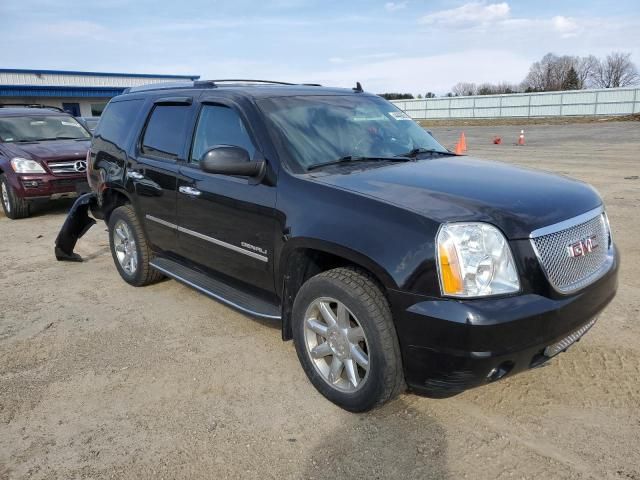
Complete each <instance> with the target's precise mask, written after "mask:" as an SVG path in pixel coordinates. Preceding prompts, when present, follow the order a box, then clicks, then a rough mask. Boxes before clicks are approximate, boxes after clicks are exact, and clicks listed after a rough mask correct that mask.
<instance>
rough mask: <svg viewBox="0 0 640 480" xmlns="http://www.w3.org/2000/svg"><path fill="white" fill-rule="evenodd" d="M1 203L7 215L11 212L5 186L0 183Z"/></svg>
mask: <svg viewBox="0 0 640 480" xmlns="http://www.w3.org/2000/svg"><path fill="white" fill-rule="evenodd" d="M2 203H3V204H4V208H5V209H6V211H7V213H9V212H10V211H11V203H10V202H9V191H8V190H7V184H6V183H4V182H2Z"/></svg>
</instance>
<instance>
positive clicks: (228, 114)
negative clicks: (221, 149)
mask: <svg viewBox="0 0 640 480" xmlns="http://www.w3.org/2000/svg"><path fill="white" fill-rule="evenodd" d="M216 145H233V146H234V147H242V148H244V149H245V150H246V151H247V152H249V158H253V154H254V153H255V151H256V148H255V147H254V146H253V143H252V142H251V138H250V137H249V134H248V133H247V129H246V128H245V126H244V123H243V122H242V119H241V118H240V116H239V115H238V114H237V113H236V111H235V110H232V109H231V108H228V107H223V106H222V105H204V106H203V107H202V111H201V112H200V118H199V119H198V127H197V128H196V134H195V137H194V140H193V148H192V150H191V161H192V162H195V163H197V162H199V161H200V159H201V158H202V157H203V156H204V154H205V153H207V151H209V150H210V149H211V148H213V147H214V146H216Z"/></svg>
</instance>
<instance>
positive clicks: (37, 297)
mask: <svg viewBox="0 0 640 480" xmlns="http://www.w3.org/2000/svg"><path fill="white" fill-rule="evenodd" d="M465 128H466V131H465V132H466V136H467V142H468V144H469V147H470V153H471V154H473V155H477V156H479V157H483V158H496V159H499V160H503V161H507V162H511V163H516V164H522V165H528V166H533V167H535V168H542V169H545V170H551V171H555V172H558V173H562V174H567V175H571V176H574V177H577V178H579V179H582V180H586V181H588V182H591V183H592V184H594V185H595V186H596V187H597V188H598V190H599V191H600V192H601V194H602V195H603V197H604V199H605V201H606V202H607V205H608V207H609V213H610V218H611V223H612V225H613V230H614V238H615V240H616V242H617V244H618V246H619V247H620V250H621V251H622V256H623V266H622V270H621V278H620V290H619V293H618V296H617V298H616V299H615V301H614V302H613V304H612V305H611V306H610V307H609V308H608V309H607V310H606V312H605V313H604V314H603V315H602V317H601V319H600V321H599V322H598V324H596V326H595V327H594V328H593V330H592V331H591V332H590V333H589V334H588V335H587V336H586V337H585V338H584V339H583V341H581V342H580V343H579V344H577V345H575V346H574V347H572V348H571V349H570V350H569V352H568V353H565V354H562V355H560V356H559V357H558V358H556V359H555V360H554V361H553V362H551V363H550V364H549V365H548V366H546V367H545V368H541V369H538V370H534V371H530V372H527V373H524V374H521V375H519V376H515V377H513V378H511V379H507V380H505V381H503V382H498V383H495V384H492V385H490V386H487V387H484V388H480V389H476V390H473V391H469V392H467V393H464V394H462V395H459V396H457V397H455V398H452V399H448V400H431V399H426V398H420V397H417V396H413V395H403V396H402V397H401V398H399V399H398V400H396V401H394V402H392V403H391V404H389V405H387V406H385V407H384V408H381V409H379V410H377V411H375V412H372V413H369V414H365V415H354V414H350V413H347V412H344V411H342V410H340V409H338V408H336V407H334V406H333V405H332V404H330V403H329V402H327V401H325V400H324V399H323V398H321V397H320V395H319V394H318V393H316V392H315V390H314V389H313V387H312V386H311V384H310V383H309V382H308V381H307V380H306V377H305V376H304V373H303V372H302V370H301V368H300V367H299V365H298V360H297V358H296V355H295V352H294V348H293V345H292V344H291V343H282V342H281V340H280V332H279V329H278V325H276V324H269V323H265V322H260V321H256V320H252V319H250V318H248V317H246V316H244V315H242V314H240V313H237V312H235V311H233V310H230V309H228V308H226V307H223V306H221V305H219V304H217V303H215V302H213V301H211V300H209V299H207V298H205V297H204V296H202V295H199V294H197V293H195V292H194V291H192V290H190V289H189V288H187V287H184V286H182V285H180V284H178V283H177V282H175V281H165V282H162V283H160V284H157V285H154V286H151V287H147V288H142V289H135V288H133V287H129V286H128V285H126V284H125V283H124V282H123V281H121V280H120V278H119V277H118V275H117V273H116V270H115V268H114V267H113V265H112V260H111V257H110V254H109V252H108V244H107V235H106V233H105V229H104V226H103V225H99V226H98V227H94V228H93V229H92V230H91V231H90V232H89V233H88V234H87V236H86V237H85V238H84V239H83V240H82V241H81V242H80V244H79V248H78V251H79V253H81V254H82V255H83V256H84V257H85V258H86V260H87V261H86V262H85V263H82V264H68V263H57V262H56V261H55V259H54V258H53V248H52V244H53V241H54V238H55V235H56V233H57V231H58V228H59V226H60V225H61V223H62V221H63V219H64V211H65V208H66V207H68V204H64V205H58V206H57V207H55V208H49V209H46V210H42V211H41V212H40V213H39V214H38V215H37V216H34V217H33V218H30V219H27V220H24V221H9V220H8V219H6V218H5V217H3V216H2V214H0V259H1V260H0V306H1V307H0V479H5V478H60V479H72V478H131V479H140V478H273V479H280V478H336V479H342V478H406V479H413V478H437V479H440V478H449V479H459V478H470V479H511V478H516V479H521V478H546V479H558V478H559V479H576V478H592V479H625V480H630V479H635V480H640V322H639V321H638V316H639V311H640V281H639V280H638V278H637V277H636V276H635V275H636V274H637V272H638V268H637V265H638V264H639V263H640V243H638V241H637V238H638V236H639V235H640V224H639V221H638V220H639V214H638V212H639V208H640V179H638V175H640V153H639V152H640V125H639V124H638V123H635V122H625V123H609V122H607V123H606V124H582V125H562V126H559V125H555V126H540V125H536V126H530V127H528V128H527V130H526V132H525V133H526V135H527V137H526V139H527V143H528V144H527V146H525V147H515V146H514V145H513V144H514V142H515V141H516V138H517V134H518V133H519V127H516V126H492V127H465ZM433 131H434V133H435V134H436V135H437V136H438V137H439V138H440V139H441V140H442V141H443V143H445V144H446V145H447V146H449V147H451V146H453V143H454V141H455V138H456V137H457V135H458V134H459V132H460V130H459V127H455V128H453V127H438V128H433ZM493 135H502V137H503V139H504V144H503V145H493V144H492V143H491V139H492V138H493Z"/></svg>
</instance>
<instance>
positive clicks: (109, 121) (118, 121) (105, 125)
mask: <svg viewBox="0 0 640 480" xmlns="http://www.w3.org/2000/svg"><path fill="white" fill-rule="evenodd" d="M143 102H144V100H142V99H136V100H125V101H121V102H110V103H109V105H107V108H106V109H105V111H104V112H103V114H102V116H101V117H100V122H99V123H98V128H97V129H96V133H95V136H96V137H102V138H103V139H105V140H107V141H109V142H112V143H115V144H116V145H118V146H119V147H123V146H124V143H125V141H126V139H127V136H128V134H129V131H130V130H131V128H132V127H133V123H134V120H135V117H136V115H137V114H138V111H139V110H140V107H141V106H142V103H143Z"/></svg>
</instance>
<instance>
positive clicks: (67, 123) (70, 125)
mask: <svg viewBox="0 0 640 480" xmlns="http://www.w3.org/2000/svg"><path fill="white" fill-rule="evenodd" d="M60 123H62V125H66V126H68V127H76V128H78V127H79V126H80V125H79V124H77V123H71V122H65V121H64V120H63V121H61V122H60Z"/></svg>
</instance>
